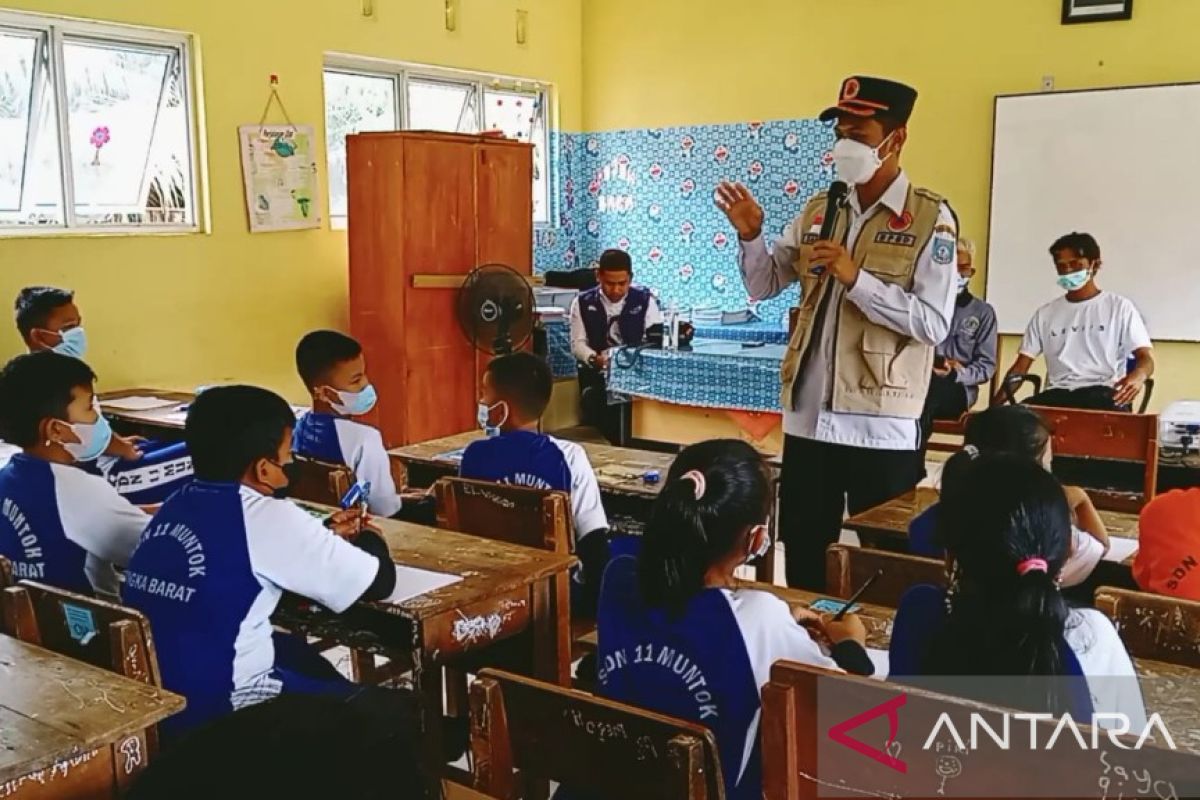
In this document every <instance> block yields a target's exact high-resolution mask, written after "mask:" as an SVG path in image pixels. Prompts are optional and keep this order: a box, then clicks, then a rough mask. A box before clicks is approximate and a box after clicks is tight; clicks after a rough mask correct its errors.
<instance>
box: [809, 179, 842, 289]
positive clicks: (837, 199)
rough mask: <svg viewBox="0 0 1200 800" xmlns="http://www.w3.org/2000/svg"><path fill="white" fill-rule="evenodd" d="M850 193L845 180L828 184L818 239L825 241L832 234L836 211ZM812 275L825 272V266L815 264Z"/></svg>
mask: <svg viewBox="0 0 1200 800" xmlns="http://www.w3.org/2000/svg"><path fill="white" fill-rule="evenodd" d="M848 194H850V187H849V185H847V183H846V182H845V181H834V182H833V183H831V184H829V192H828V195H827V197H826V198H825V217H824V219H822V220H821V233H820V237H819V238H820V241H827V240H828V239H829V238H830V237H831V236H833V229H834V226H835V225H837V215H838V211H839V210H840V209H841V207H842V206H843V205H845V203H846V195H848ZM812 273H813V274H814V275H823V274H825V267H823V266H819V265H818V266H815V267H813V268H812Z"/></svg>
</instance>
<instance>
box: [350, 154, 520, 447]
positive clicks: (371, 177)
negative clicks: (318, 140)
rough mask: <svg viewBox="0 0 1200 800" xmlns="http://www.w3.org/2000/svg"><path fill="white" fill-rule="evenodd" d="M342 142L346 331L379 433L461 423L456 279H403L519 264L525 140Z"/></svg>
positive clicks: (419, 431)
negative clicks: (435, 284) (366, 381)
mask: <svg viewBox="0 0 1200 800" xmlns="http://www.w3.org/2000/svg"><path fill="white" fill-rule="evenodd" d="M346 149H347V178H348V184H349V192H348V195H349V198H348V199H349V246H350V331H351V333H352V334H353V335H354V337H355V338H356V339H358V340H359V341H360V342H361V343H362V346H363V350H364V351H365V353H366V357H367V368H368V371H369V373H370V375H371V380H372V382H373V383H374V384H375V387H376V389H377V390H378V392H379V405H378V409H379V411H378V424H379V428H380V430H381V431H382V432H383V439H384V443H385V444H386V445H387V446H389V447H394V446H397V445H402V444H411V443H413V442H420V441H424V440H426V439H434V438H438V437H441V436H448V435H451V434H455V433H462V432H463V431H468V430H471V429H472V428H474V427H475V403H476V401H477V399H478V389H477V386H476V384H477V374H478V357H477V354H476V353H475V352H474V350H473V349H472V347H471V345H470V344H469V343H468V342H467V339H466V337H465V336H464V335H463V333H462V331H461V330H460V328H459V325H458V318H457V316H456V313H455V304H456V300H457V296H458V289H457V288H455V287H454V286H453V284H454V283H455V282H456V281H449V282H447V281H441V282H439V288H416V287H414V278H415V277H418V276H439V277H442V278H445V277H448V276H455V277H458V276H464V277H465V276H466V274H467V273H469V272H470V271H471V270H472V269H474V268H475V267H477V266H480V265H482V264H489V263H499V264H505V265H507V266H509V267H512V268H513V269H515V270H517V271H518V272H520V273H522V274H524V275H529V274H531V272H532V267H533V152H532V146H531V145H528V144H521V143H518V142H513V141H508V140H505V139H493V138H490V137H483V136H465V135H459V134H449V133H419V132H400V133H365V134H357V135H353V136H349V137H347V140H346ZM425 283H428V281H425ZM444 284H450V285H444Z"/></svg>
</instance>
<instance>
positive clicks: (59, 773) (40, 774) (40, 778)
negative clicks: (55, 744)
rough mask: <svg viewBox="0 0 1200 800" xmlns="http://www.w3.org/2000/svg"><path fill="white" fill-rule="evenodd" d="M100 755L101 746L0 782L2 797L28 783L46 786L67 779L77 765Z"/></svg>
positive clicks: (0, 794) (16, 791)
mask: <svg viewBox="0 0 1200 800" xmlns="http://www.w3.org/2000/svg"><path fill="white" fill-rule="evenodd" d="M98 755H100V750H99V748H97V749H95V750H89V751H88V752H86V753H80V754H79V755H77V756H71V757H70V758H64V759H62V760H61V761H55V762H54V763H53V764H52V765H50V766H49V767H46V768H45V769H39V770H37V771H36V772H31V773H29V774H28V775H22V776H21V777H19V778H14V779H12V780H10V781H5V782H4V783H0V797H11V796H13V795H15V794H17V793H18V791H19V790H20V789H21V786H22V785H24V784H26V783H37V784H40V785H42V786H45V785H46V784H47V783H51V782H54V781H57V780H58V779H60V778H62V779H65V778H66V777H67V776H68V775H70V774H71V770H72V769H74V768H75V767H81V766H83V765H84V764H86V763H88V762H89V761H91V760H92V759H93V758H95V757H96V756H98Z"/></svg>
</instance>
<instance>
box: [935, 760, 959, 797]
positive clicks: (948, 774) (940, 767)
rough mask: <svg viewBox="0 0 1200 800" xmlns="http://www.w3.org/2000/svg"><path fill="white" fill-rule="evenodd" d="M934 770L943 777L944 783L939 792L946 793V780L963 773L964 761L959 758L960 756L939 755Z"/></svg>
mask: <svg viewBox="0 0 1200 800" xmlns="http://www.w3.org/2000/svg"><path fill="white" fill-rule="evenodd" d="M934 771H935V772H936V773H937V775H938V777H939V778H941V779H942V784H941V786H939V787H938V794H942V795H944V794H945V793H946V781H947V780H949V779H950V778H957V777H958V776H959V775H962V771H963V770H962V762H961V761H959V760H958V756H938V757H937V761H936V762H935V764H934Z"/></svg>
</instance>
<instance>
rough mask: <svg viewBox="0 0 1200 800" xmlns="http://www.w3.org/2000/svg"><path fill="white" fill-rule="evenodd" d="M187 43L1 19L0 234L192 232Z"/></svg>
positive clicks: (113, 29)
mask: <svg viewBox="0 0 1200 800" xmlns="http://www.w3.org/2000/svg"><path fill="white" fill-rule="evenodd" d="M188 46H189V41H188V37H187V36H186V35H184V34H175V33H167V32H157V31H148V30H144V29H141V28H130V27H125V26H119V25H106V24H100V23H92V22H82V21H75V20H66V19H58V18H54V17H45V16H41V15H35V14H20V13H8V12H0V235H3V234H4V233H10V234H11V233H13V232H20V233H25V232H29V231H31V230H38V231H46V230H48V231H53V230H62V229H81V230H90V231H97V230H106V229H116V230H131V229H132V230H145V229H150V230H160V229H161V230H195V229H196V228H197V216H196V185H195V184H196V178H195V175H196V156H195V143H194V141H193V138H194V137H193V130H194V111H193V108H192V100H191V96H190V88H189V69H188V66H189V52H188Z"/></svg>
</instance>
